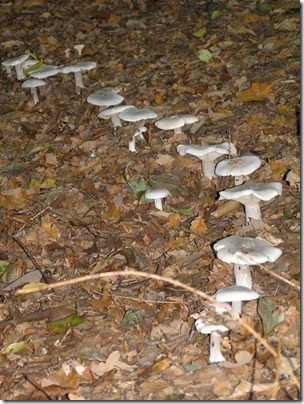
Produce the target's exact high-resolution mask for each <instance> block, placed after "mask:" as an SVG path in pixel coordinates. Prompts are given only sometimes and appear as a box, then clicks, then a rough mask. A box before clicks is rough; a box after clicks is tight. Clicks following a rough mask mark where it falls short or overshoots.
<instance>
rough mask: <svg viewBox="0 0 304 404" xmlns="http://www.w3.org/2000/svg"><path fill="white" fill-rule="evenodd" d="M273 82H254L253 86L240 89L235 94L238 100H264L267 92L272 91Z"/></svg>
mask: <svg viewBox="0 0 304 404" xmlns="http://www.w3.org/2000/svg"><path fill="white" fill-rule="evenodd" d="M272 89H273V83H270V82H265V83H257V82H255V83H252V85H251V87H249V88H247V89H246V90H243V91H238V92H237V93H236V94H235V96H236V97H237V99H238V101H245V102H248V101H263V100H264V98H265V97H266V95H267V94H269V93H271V91H272Z"/></svg>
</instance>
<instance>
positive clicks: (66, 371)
mask: <svg viewBox="0 0 304 404" xmlns="http://www.w3.org/2000/svg"><path fill="white" fill-rule="evenodd" d="M79 378H80V376H79V374H78V373H77V372H76V370H74V369H73V368H72V367H71V366H69V365H68V366H65V367H64V368H61V369H59V370H58V371H57V372H55V373H53V374H52V375H50V376H48V377H45V378H43V379H42V380H41V382H40V385H41V387H42V388H43V389H44V388H46V387H49V386H59V387H62V388H70V389H77V387H78V384H79Z"/></svg>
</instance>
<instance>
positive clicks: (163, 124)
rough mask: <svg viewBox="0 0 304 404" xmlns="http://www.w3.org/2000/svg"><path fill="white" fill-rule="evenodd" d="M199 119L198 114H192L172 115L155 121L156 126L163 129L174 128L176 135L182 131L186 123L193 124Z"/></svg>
mask: <svg viewBox="0 0 304 404" xmlns="http://www.w3.org/2000/svg"><path fill="white" fill-rule="evenodd" d="M198 120H199V119H198V118H197V117H196V116H194V115H190V114H185V115H172V116H169V117H166V118H162V119H160V120H159V121H157V122H155V126H156V127H157V128H159V129H162V130H174V134H175V135H176V134H179V133H182V128H183V127H184V126H185V125H188V124H192V123H194V122H197V121H198Z"/></svg>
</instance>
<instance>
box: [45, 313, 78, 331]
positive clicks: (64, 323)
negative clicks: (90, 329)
mask: <svg viewBox="0 0 304 404" xmlns="http://www.w3.org/2000/svg"><path fill="white" fill-rule="evenodd" d="M84 321H85V320H84V318H82V317H79V316H77V315H76V314H75V313H73V314H71V315H70V316H67V317H64V318H61V319H59V320H54V321H50V322H49V323H48V324H47V328H48V329H50V330H53V331H55V332H58V333H59V334H63V333H64V332H66V330H67V329H68V327H69V326H72V327H76V326H77V325H78V324H82V323H84Z"/></svg>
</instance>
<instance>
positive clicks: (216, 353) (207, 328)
mask: <svg viewBox="0 0 304 404" xmlns="http://www.w3.org/2000/svg"><path fill="white" fill-rule="evenodd" d="M194 324H195V328H196V331H197V332H199V333H201V334H210V344H209V362H210V363H217V362H225V361H226V359H225V358H224V356H223V354H222V352H221V341H222V336H221V334H220V333H221V332H226V331H228V328H227V327H225V326H224V325H222V324H206V323H204V322H203V320H202V319H197V320H196V321H195V323H194Z"/></svg>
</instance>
